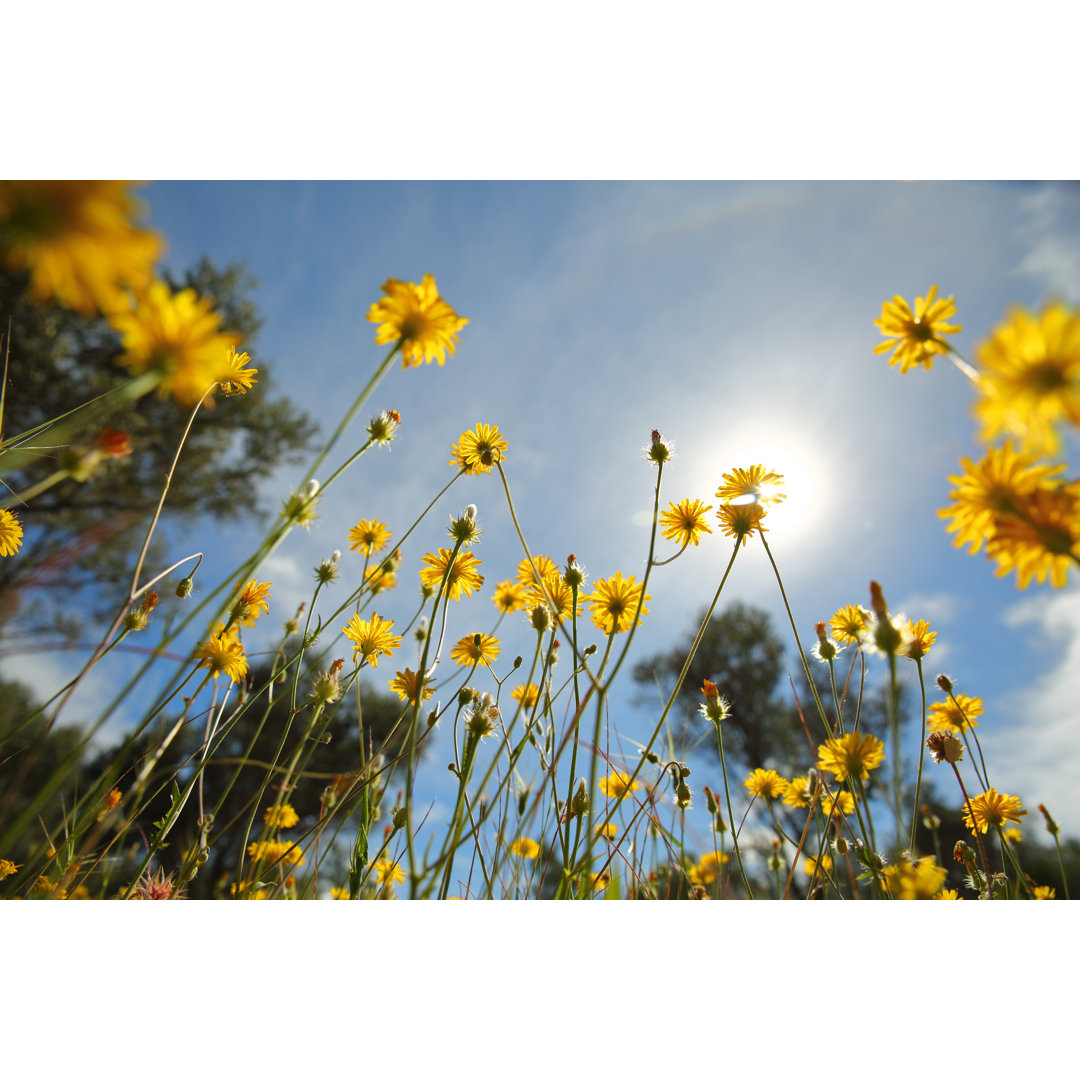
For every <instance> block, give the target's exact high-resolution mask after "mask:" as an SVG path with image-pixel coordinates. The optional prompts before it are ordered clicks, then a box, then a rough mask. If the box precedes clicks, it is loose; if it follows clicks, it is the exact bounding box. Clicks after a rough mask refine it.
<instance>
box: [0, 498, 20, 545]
mask: <svg viewBox="0 0 1080 1080" xmlns="http://www.w3.org/2000/svg"><path fill="white" fill-rule="evenodd" d="M22 535H23V531H22V525H20V524H19V519H18V518H17V517H16V516H15V515H14V514H13V513H12V512H11V511H10V510H5V509H3V508H2V507H0V555H14V554H15V552H16V551H18V550H19V548H21V547H22Z"/></svg>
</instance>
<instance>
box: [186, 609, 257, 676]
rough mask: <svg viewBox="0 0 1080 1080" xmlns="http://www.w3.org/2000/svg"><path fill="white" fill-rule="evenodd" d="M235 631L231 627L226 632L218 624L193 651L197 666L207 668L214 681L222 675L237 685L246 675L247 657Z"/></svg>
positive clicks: (222, 626) (222, 625)
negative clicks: (197, 661)
mask: <svg viewBox="0 0 1080 1080" xmlns="http://www.w3.org/2000/svg"><path fill="white" fill-rule="evenodd" d="M236 629H237V628H236V627H235V626H232V627H230V628H229V629H228V630H226V629H225V625H224V624H223V623H218V625H217V627H216V628H215V630H214V632H213V634H211V635H210V637H209V638H208V639H207V640H206V641H204V642H202V644H200V645H199V647H198V648H197V649H196V650H195V656H196V658H197V659H198V660H199V663H198V665H197V666H198V667H201V668H209V670H210V671H211V672H212V674H213V676H214V678H215V679H217V677H218V676H219V675H221V674H223V673H224V674H225V675H228V676H229V678H230V679H232V681H233V682H235V683H238V682H243V681H244V676H245V675H247V673H248V662H247V657H246V656H245V655H244V646H243V645H242V644H241V642H240V638H239V637H238V636H237V633H236Z"/></svg>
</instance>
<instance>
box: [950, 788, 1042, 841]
mask: <svg viewBox="0 0 1080 1080" xmlns="http://www.w3.org/2000/svg"><path fill="white" fill-rule="evenodd" d="M1026 813H1027V811H1026V810H1025V809H1024V804H1023V803H1022V802H1021V801H1020V800H1019V799H1018V798H1017V797H1016V796H1015V795H1002V794H999V792H998V791H997V789H995V788H990V789H989V790H988V791H986V792H984V793H983V794H982V795H976V796H975V798H974V799H972V800H971V801H970V803H965V804H964V824H965V825H966V826H967V827H968V828H969V829H970V830H971V831H972V832H981V833H984V832H987V831H988V830H989V829H997V828H1000V827H1001V826H1002V825H1004V824H1005V823H1006V822H1008V821H1012V822H1015V823H1016V824H1019V822H1020V819H1021V818H1022V817H1023V816H1024V815H1025V814H1026Z"/></svg>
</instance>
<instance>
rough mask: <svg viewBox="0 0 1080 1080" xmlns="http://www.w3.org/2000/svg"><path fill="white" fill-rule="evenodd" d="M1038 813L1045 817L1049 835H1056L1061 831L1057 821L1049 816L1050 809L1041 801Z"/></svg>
mask: <svg viewBox="0 0 1080 1080" xmlns="http://www.w3.org/2000/svg"><path fill="white" fill-rule="evenodd" d="M1039 813H1040V814H1042V816H1043V817H1044V818H1046V831H1047V832H1048V833H1049V834H1050V835H1051V836H1057V834H1058V833H1059V832H1061V828H1060V827H1059V825H1058V823H1057V822H1056V821H1055V820H1054V819H1053V818H1052V817H1051V816H1050V811H1049V810H1047V809H1046V807H1045V806H1043V804H1042V803H1039Z"/></svg>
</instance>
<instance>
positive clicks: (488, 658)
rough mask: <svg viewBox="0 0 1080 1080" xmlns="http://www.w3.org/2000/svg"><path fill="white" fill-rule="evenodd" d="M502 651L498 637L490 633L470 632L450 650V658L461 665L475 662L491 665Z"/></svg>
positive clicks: (469, 664)
mask: <svg viewBox="0 0 1080 1080" xmlns="http://www.w3.org/2000/svg"><path fill="white" fill-rule="evenodd" d="M501 651H502V645H500V644H499V639H498V638H494V637H492V636H491V634H470V635H469V636H468V637H463V638H462V639H461V640H460V641H459V642H458V643H457V644H456V645H455V646H454V647H453V648H452V649H451V650H450V659H451V660H453V661H454V663H455V664H459V665H460V666H461V667H470V666H472V665H475V664H484V665H485V666H487V667H491V662H492V660H495V659H496V658H497V657H498V655H499V653H500V652H501Z"/></svg>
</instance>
